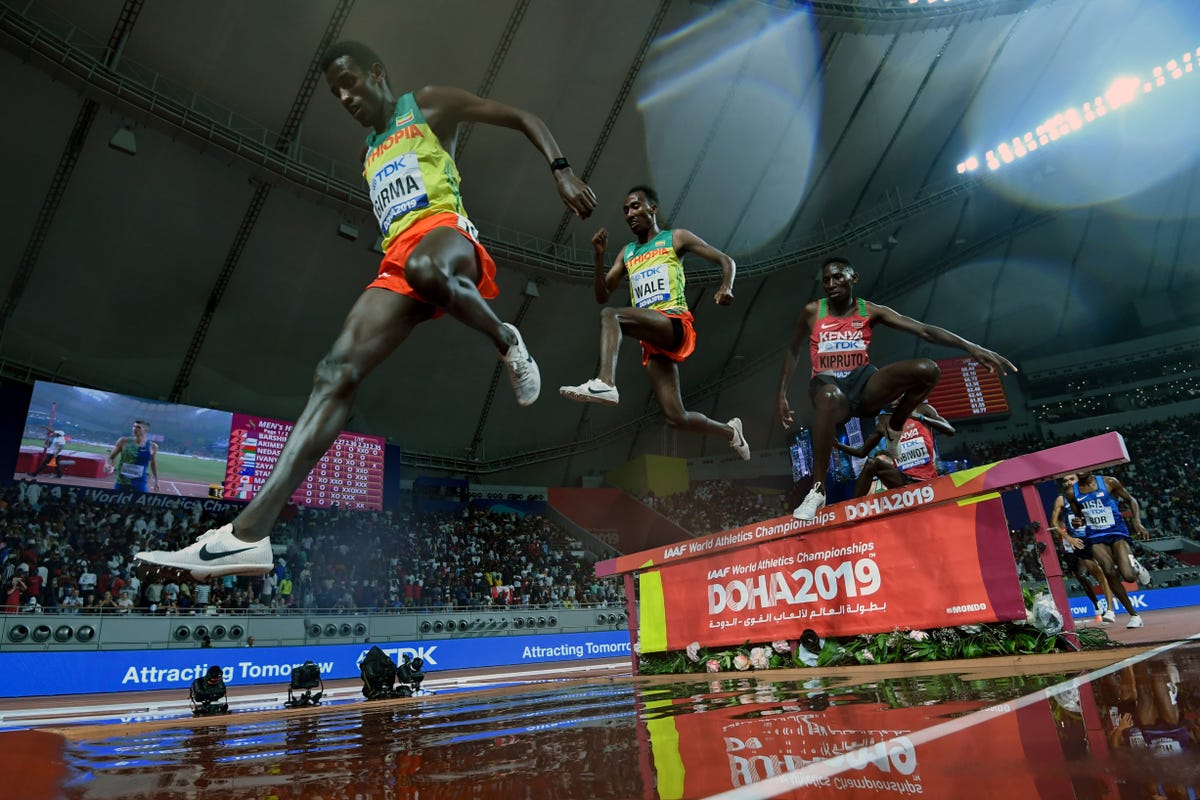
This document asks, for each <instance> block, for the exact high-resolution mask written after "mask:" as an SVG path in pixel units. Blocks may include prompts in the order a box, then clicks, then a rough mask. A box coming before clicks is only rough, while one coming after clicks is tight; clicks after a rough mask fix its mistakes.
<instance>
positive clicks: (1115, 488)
mask: <svg viewBox="0 0 1200 800" xmlns="http://www.w3.org/2000/svg"><path fill="white" fill-rule="evenodd" d="M1104 481H1105V483H1107V484H1108V491H1109V492H1110V493H1111V494H1112V496H1113V497H1115V498H1117V499H1118V500H1124V501H1125V502H1126V503H1128V504H1129V527H1131V528H1133V532H1134V534H1135V535H1136V536H1137V537H1138V538H1139V539H1149V538H1150V531H1148V530H1146V526H1145V525H1143V524H1142V515H1141V509H1140V508H1138V501H1137V500H1134V499H1133V495H1131V494H1130V493H1129V490H1128V489H1126V488H1125V486H1124V484H1122V483H1121V482H1120V481H1119V480H1117V479H1116V478H1109V477H1107V476H1105V478H1104Z"/></svg>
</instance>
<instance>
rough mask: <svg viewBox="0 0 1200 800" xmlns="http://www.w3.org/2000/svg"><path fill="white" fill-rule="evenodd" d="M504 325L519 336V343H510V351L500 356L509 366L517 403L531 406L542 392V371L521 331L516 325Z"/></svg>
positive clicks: (509, 376)
mask: <svg viewBox="0 0 1200 800" xmlns="http://www.w3.org/2000/svg"><path fill="white" fill-rule="evenodd" d="M504 327H506V328H508V329H509V330H510V331H512V334H513V336H515V337H517V343H516V344H514V345H510V346H509V348H508V352H507V353H505V354H504V355H502V356H500V360H501V361H503V362H504V366H506V367H508V379H509V380H510V381H512V387H513V391H514V392H516V395H517V405H519V406H531V405H533V401H534V400H537V399H538V395H539V394H541V393H542V373H541V372H540V371H539V370H538V365H537V362H536V361H534V360H533V356H531V355H529V348H527V347H526V346H525V340H524V339H522V338H521V332H520V331H519V330H517V327H516V326H515V325H510V324H509V323H507V322H506V323H504Z"/></svg>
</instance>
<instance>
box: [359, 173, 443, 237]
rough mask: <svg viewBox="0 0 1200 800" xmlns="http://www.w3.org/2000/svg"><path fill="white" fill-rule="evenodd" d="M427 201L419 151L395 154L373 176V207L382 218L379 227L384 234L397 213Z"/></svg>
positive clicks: (427, 202) (405, 211)
mask: <svg viewBox="0 0 1200 800" xmlns="http://www.w3.org/2000/svg"><path fill="white" fill-rule="evenodd" d="M428 205H429V192H428V190H426V188H425V179H424V178H423V177H421V165H420V164H419V163H418V161H417V154H416V153H405V154H404V155H402V156H399V157H398V158H393V159H392V160H391V161H389V162H388V163H386V164H384V165H383V166H382V167H380V168H379V172H376V173H375V177H373V178H371V207H372V208H373V209H374V210H375V218H376V219H377V220H379V230H380V231H381V232H382V233H384V234H386V233H387V232H388V228H390V227H391V225H392V222H394V221H395V219H396V217H399V216H400V215H401V214H407V213H408V212H409V211H412V210H414V209H417V208H425V207H426V206H428Z"/></svg>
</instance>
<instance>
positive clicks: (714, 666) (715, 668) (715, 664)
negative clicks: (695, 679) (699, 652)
mask: <svg viewBox="0 0 1200 800" xmlns="http://www.w3.org/2000/svg"><path fill="white" fill-rule="evenodd" d="M704 668H705V669H706V670H708V671H709V672H720V671H721V662H720V661H717V660H716V659H715V658H710V659H709V660H708V663H707V664H705V665H704Z"/></svg>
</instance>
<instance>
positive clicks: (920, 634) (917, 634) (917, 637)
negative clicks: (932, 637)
mask: <svg viewBox="0 0 1200 800" xmlns="http://www.w3.org/2000/svg"><path fill="white" fill-rule="evenodd" d="M908 638H910V639H912V640H913V641H914V642H923V641H925V640H926V639H928V638H929V634H928V633H926V632H925V631H909V632H908Z"/></svg>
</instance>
